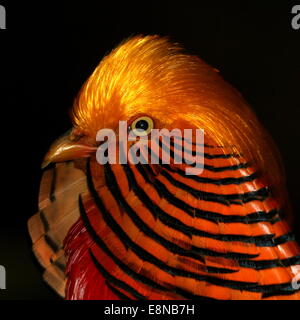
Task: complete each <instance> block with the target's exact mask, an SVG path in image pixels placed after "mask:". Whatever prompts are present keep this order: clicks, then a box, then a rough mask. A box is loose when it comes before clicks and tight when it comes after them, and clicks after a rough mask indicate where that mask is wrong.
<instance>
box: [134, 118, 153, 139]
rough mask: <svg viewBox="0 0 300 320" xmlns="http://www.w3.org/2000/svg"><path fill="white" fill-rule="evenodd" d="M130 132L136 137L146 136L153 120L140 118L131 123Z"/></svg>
mask: <svg viewBox="0 0 300 320" xmlns="http://www.w3.org/2000/svg"><path fill="white" fill-rule="evenodd" d="M131 128H132V131H133V133H134V134H135V135H137V136H146V135H147V134H149V133H150V132H151V130H152V129H153V120H152V119H151V118H149V117H140V118H138V119H136V120H134V121H133V123H132V125H131Z"/></svg>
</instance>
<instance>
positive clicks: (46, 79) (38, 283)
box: [0, 0, 300, 299]
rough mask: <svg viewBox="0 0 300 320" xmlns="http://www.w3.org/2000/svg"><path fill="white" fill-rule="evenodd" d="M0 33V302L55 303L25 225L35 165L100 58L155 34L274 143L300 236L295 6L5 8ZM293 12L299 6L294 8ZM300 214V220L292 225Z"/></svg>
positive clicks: (32, 202) (299, 49)
mask: <svg viewBox="0 0 300 320" xmlns="http://www.w3.org/2000/svg"><path fill="white" fill-rule="evenodd" d="M1 4H2V5H5V7H6V12H7V29H6V30H0V68H1V69H0V74H1V80H2V81H1V100H0V106H1V108H0V124H1V137H0V150H1V185H2V189H3V192H2V194H3V196H2V197H1V210H0V265H4V266H5V268H6V271H7V290H2V291H0V299H57V296H56V294H55V293H54V292H52V290H51V289H49V288H48V287H47V285H46V284H44V283H43V281H42V276H41V274H42V273H41V269H40V268H39V266H38V264H37V263H36V261H35V259H34V258H33V255H32V253H31V243H30V239H29V236H28V233H27V227H26V222H27V220H28V218H29V217H30V216H31V215H33V214H34V213H35V212H36V211H37V197H38V188H39V181H40V177H41V170H40V164H41V161H42V158H43V155H44V154H45V152H46V151H47V148H48V147H49V145H50V143H51V142H52V141H53V140H54V139H55V138H56V137H58V136H59V135H60V134H62V133H63V132H65V131H66V130H67V129H69V127H70V125H71V123H70V120H69V117H68V110H69V108H70V107H71V105H72V101H73V99H74V97H75V95H76V93H77V92H78V90H79V88H80V87H81V85H82V83H83V82H84V81H85V79H86V78H87V77H88V76H89V74H90V73H91V72H92V71H93V69H94V68H95V67H96V65H97V64H98V62H99V61H100V59H101V58H102V57H103V55H104V54H106V53H107V52H109V51H110V50H111V49H112V48H113V47H114V46H115V45H117V44H118V43H119V42H120V41H121V40H123V39H124V38H126V37H128V36H130V35H133V34H139V33H143V34H160V35H167V36H170V37H171V39H173V40H175V41H178V42H180V43H182V44H183V45H184V46H185V47H186V48H187V49H188V50H189V51H190V52H192V53H194V54H197V55H199V56H200V57H201V58H203V59H204V60H206V61H207V62H208V63H209V64H211V65H213V66H214V67H216V68H217V69H219V70H220V71H221V73H222V75H223V76H224V78H225V79H227V80H228V81H229V82H230V83H232V84H233V85H234V86H235V87H236V88H237V89H238V90H239V91H240V92H241V93H242V94H243V95H244V97H245V98H246V100H248V102H249V103H250V104H251V105H252V107H253V108H254V110H255V112H256V113H257V115H258V117H259V118H260V120H261V122H262V123H263V124H264V125H265V127H266V128H267V129H268V130H269V131H270V133H271V135H272V136H273V138H274V140H275V141H276V143H277V145H278V147H279V149H280V151H281V154H282V157H283V160H284V163H285V167H286V171H287V179H288V189H289V193H290V196H291V200H292V205H293V207H294V210H295V213H296V222H295V231H296V232H297V231H298V240H299V230H300V222H299V221H300V214H299V213H300V201H299V192H300V187H299V179H300V173H299V163H298V162H299V151H298V149H299V140H300V131H299V129H300V125H299V119H300V99H299V89H300V88H299V85H300V30H297V31H296V30H293V29H292V27H291V19H292V14H291V8H292V6H293V5H294V4H297V1H295V2H288V1H283V0H282V1H276V3H272V2H269V3H266V2H263V1H249V2H245V1H241V2H240V3H238V2H236V3H233V2H229V1H223V2H215V1H201V0H199V1H195V2H191V1H180V2H174V1H163V2H160V3H158V2H157V3H155V2H149V1H145V2H139V3H133V2H128V1H127V2H125V1H124V2H120V3H119V2H116V1H112V2H110V3H108V2H105V3H103V2H102V1H93V2H89V1H84V2H82V3H80V2H78V3H75V2H71V1H70V2H66V1H65V2H63V1H61V2H59V3H55V2H50V1H47V2H40V3H33V2H30V1H24V2H20V4H17V3H15V4H12V3H11V2H10V3H8V2H7V3H5V1H1ZM298 4H299V1H298ZM297 215H298V218H297Z"/></svg>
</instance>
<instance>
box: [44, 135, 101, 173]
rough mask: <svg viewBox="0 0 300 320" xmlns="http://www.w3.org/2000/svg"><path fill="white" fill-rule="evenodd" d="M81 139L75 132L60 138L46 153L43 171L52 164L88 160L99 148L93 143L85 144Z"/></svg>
mask: <svg viewBox="0 0 300 320" xmlns="http://www.w3.org/2000/svg"><path fill="white" fill-rule="evenodd" d="M82 140H84V139H80V138H76V136H74V134H73V132H72V131H71V132H70V131H68V132H67V133H66V134H64V135H63V136H61V137H60V138H58V139H57V140H56V141H55V142H54V143H53V144H52V145H51V147H50V149H49V151H48V152H47V153H46V155H45V157H44V160H43V163H42V169H44V168H45V167H47V166H48V165H49V164H50V163H51V162H64V161H68V160H74V159H78V158H88V157H90V156H91V155H92V153H94V152H96V150H97V148H96V147H95V146H93V145H92V144H91V143H85V142H83V141H82Z"/></svg>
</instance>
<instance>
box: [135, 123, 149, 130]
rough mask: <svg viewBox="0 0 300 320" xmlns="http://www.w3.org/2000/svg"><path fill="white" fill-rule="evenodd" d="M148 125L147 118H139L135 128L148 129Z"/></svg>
mask: <svg viewBox="0 0 300 320" xmlns="http://www.w3.org/2000/svg"><path fill="white" fill-rule="evenodd" d="M148 127H149V124H148V122H147V121H146V120H139V121H138V122H137V123H136V125H135V128H136V129H138V130H140V131H147V130H148Z"/></svg>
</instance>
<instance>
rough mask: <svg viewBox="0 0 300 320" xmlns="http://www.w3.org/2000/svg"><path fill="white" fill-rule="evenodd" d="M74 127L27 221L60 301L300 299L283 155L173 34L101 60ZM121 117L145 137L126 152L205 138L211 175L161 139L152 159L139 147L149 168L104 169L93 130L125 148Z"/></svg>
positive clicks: (77, 106) (189, 146) (191, 148)
mask: <svg viewBox="0 0 300 320" xmlns="http://www.w3.org/2000/svg"><path fill="white" fill-rule="evenodd" d="M71 117H72V122H73V125H74V126H73V128H72V130H71V131H70V132H69V133H68V134H67V135H64V136H63V137H61V138H59V139H58V140H57V141H56V142H55V143H54V144H53V145H52V146H51V148H50V150H49V152H48V153H47V155H46V156H45V163H44V166H46V165H48V164H49V163H51V162H56V165H55V166H54V165H52V166H49V167H48V168H47V169H45V172H44V174H43V177H42V181H41V188H40V198H39V212H38V213H37V214H36V215H34V216H33V217H32V218H31V219H30V220H29V223H28V226H29V232H30V235H31V238H32V241H33V250H34V252H35V254H36V256H37V258H38V260H39V262H40V263H41V264H42V266H43V267H44V268H45V273H44V278H45V280H46V281H47V282H48V283H49V284H50V285H51V286H52V287H53V288H54V289H55V290H56V291H57V292H58V293H59V294H60V295H61V296H63V297H65V298H66V299H134V300H135V299H224V300H226V299H253V300H257V299H299V298H300V291H299V284H298V283H297V279H298V278H299V277H298V276H299V269H300V248H299V246H298V244H297V243H296V242H295V240H294V237H293V234H292V232H291V228H290V226H289V224H288V223H287V222H286V220H287V217H288V210H289V209H288V208H289V207H288V205H287V203H288V200H287V195H286V191H285V190H286V189H285V181H284V176H283V170H282V166H281V164H280V160H279V157H278V155H277V151H276V148H275V147H274V145H273V143H272V140H271V139H270V138H269V137H268V134H267V133H266V132H265V130H264V129H263V128H262V126H261V125H260V124H259V122H258V120H257V118H256V116H255V115H254V113H253V112H252V111H251V109H250V107H249V106H248V105H247V103H246V102H245V101H244V99H243V98H242V97H241V95H240V94H239V93H238V92H237V91H236V90H235V89H234V88H233V87H232V86H231V85H229V84H228V83H226V82H225V81H224V80H223V78H222V77H221V76H220V75H219V73H218V71H217V70H216V69H214V68H212V67H210V66H209V65H207V64H206V63H205V62H203V61H202V60H201V59H199V58H198V57H195V56H191V55H188V54H187V53H185V52H184V51H183V50H182V48H181V47H180V46H179V45H177V44H174V43H172V42H171V41H169V40H168V39H166V38H161V37H158V36H145V37H144V36H136V37H133V38H130V39H129V40H127V41H125V42H123V43H122V44H121V45H119V46H118V47H117V48H116V49H114V50H113V51H112V52H111V53H110V54H109V55H107V56H106V57H105V58H104V59H103V60H102V61H101V62H100V64H99V65H98V66H97V68H96V69H95V71H94V72H93V73H92V75H91V76H90V77H89V79H88V80H87V81H86V82H85V84H84V85H83V87H82V89H81V91H80V92H79V95H78V96H77V98H76V99H75V102H74V106H73V108H72V112H71ZM120 121H126V123H127V124H128V132H129V131H132V130H135V131H136V135H137V137H139V138H137V139H136V140H135V141H128V144H127V147H126V148H120V149H117V150H118V151H117V153H118V155H119V156H120V153H123V155H124V154H125V155H126V154H127V152H129V149H130V148H131V147H132V146H134V145H135V144H136V143H138V141H140V140H139V139H141V138H142V136H147V137H150V136H151V134H152V132H153V130H154V129H166V130H169V131H171V130H173V129H175V128H176V129H178V130H182V131H183V130H185V129H191V130H196V129H201V130H203V132H204V141H203V143H198V142H194V140H193V139H190V140H189V141H188V142H187V143H186V144H185V152H186V153H188V154H189V155H191V156H195V155H197V154H199V155H201V157H202V170H201V172H199V173H198V174H187V171H186V169H187V168H191V167H193V164H191V163H189V162H188V161H182V163H180V161H175V158H176V155H177V154H178V152H180V151H181V150H182V149H181V146H182V145H181V144H180V137H179V136H176V135H174V136H173V137H171V139H170V144H169V146H167V148H166V146H165V148H164V142H163V140H162V139H160V140H159V142H158V143H157V145H158V148H156V151H155V150H153V149H152V145H150V146H149V145H148V147H147V148H146V147H145V148H144V149H141V150H140V151H139V153H137V154H136V156H139V157H140V159H142V158H143V157H144V158H143V159H144V160H145V161H140V162H138V163H131V162H130V161H128V162H124V163H121V162H120V161H119V162H118V161H117V162H116V163H109V162H107V163H104V164H100V163H99V161H98V159H97V152H98V150H99V149H98V148H101V146H102V147H103V145H104V144H105V141H102V142H101V141H99V139H97V133H98V132H99V130H101V129H104V128H105V129H108V130H110V131H111V132H115V133H116V136H117V145H118V146H120V145H121V144H120V140H119V139H118V138H120V136H121V135H120V133H118V132H117V131H118V128H119V122H120ZM125 131H126V130H125ZM140 133H143V134H140ZM193 137H194V136H193ZM193 137H192V138H193ZM197 146H199V147H202V149H201V150H202V151H203V152H200V153H199V152H198V151H197V150H198V149H197ZM157 150H158V151H157ZM146 151H149V152H148V153H147V152H146ZM166 151H169V153H170V163H165V162H164V161H162V154H163V152H166ZM150 153H151V154H153V155H154V156H155V157H156V160H157V161H156V162H155V163H154V164H153V163H152V162H151V161H147V160H148V158H147V157H149V154H150ZM297 277H298V278H297Z"/></svg>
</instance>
